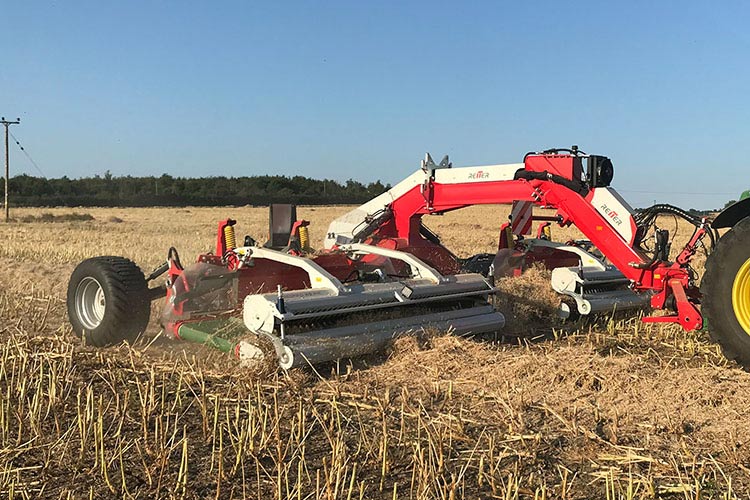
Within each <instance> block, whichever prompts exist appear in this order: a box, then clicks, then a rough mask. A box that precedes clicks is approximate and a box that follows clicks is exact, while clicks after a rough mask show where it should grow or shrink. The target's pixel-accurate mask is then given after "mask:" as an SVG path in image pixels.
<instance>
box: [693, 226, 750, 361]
mask: <svg viewBox="0 0 750 500" xmlns="http://www.w3.org/2000/svg"><path fill="white" fill-rule="evenodd" d="M748 259H750V217H746V218H744V219H742V220H741V221H740V222H738V223H737V224H735V225H734V227H733V228H732V229H731V230H730V231H729V232H727V233H726V234H724V236H722V237H721V238H720V239H719V241H718V243H717V244H716V248H715V249H714V251H713V252H712V253H711V255H709V257H708V260H707V261H706V272H705V273H704V275H703V280H702V282H701V294H702V296H703V297H702V299H701V301H702V304H703V305H702V313H703V317H704V320H705V321H706V325H707V329H708V332H709V335H711V338H712V339H713V340H714V341H715V342H717V343H718V344H719V345H720V346H721V349H722V351H723V353H724V355H725V356H726V357H727V358H729V359H731V360H735V361H737V363H739V364H740V365H742V366H743V367H744V368H745V369H749V368H750V334H748V332H746V331H745V329H744V328H742V325H740V322H739V321H738V320H737V315H736V313H735V311H734V306H733V305H732V287H733V285H734V280H735V277H736V276H737V273H738V272H739V271H740V268H741V267H742V265H743V264H745V262H747V261H748Z"/></svg>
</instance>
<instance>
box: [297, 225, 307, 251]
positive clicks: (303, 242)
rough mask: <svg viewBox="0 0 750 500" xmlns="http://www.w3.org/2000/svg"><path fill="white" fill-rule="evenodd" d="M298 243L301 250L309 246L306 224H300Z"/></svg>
mask: <svg viewBox="0 0 750 500" xmlns="http://www.w3.org/2000/svg"><path fill="white" fill-rule="evenodd" d="M299 244H300V246H301V247H302V250H307V249H308V248H310V233H309V232H308V231H307V226H300V228H299Z"/></svg>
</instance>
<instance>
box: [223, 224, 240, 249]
mask: <svg viewBox="0 0 750 500" xmlns="http://www.w3.org/2000/svg"><path fill="white" fill-rule="evenodd" d="M224 244H225V245H226V246H227V250H232V249H233V248H237V239H236V238H235V237H234V226H224Z"/></svg>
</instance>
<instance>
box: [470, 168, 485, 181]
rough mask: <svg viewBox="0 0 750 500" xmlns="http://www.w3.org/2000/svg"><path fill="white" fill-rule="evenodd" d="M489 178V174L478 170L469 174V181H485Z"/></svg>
mask: <svg viewBox="0 0 750 500" xmlns="http://www.w3.org/2000/svg"><path fill="white" fill-rule="evenodd" d="M489 176H490V173H489V172H485V171H483V170H478V171H476V172H472V173H470V174H469V179H486V178H488V177H489Z"/></svg>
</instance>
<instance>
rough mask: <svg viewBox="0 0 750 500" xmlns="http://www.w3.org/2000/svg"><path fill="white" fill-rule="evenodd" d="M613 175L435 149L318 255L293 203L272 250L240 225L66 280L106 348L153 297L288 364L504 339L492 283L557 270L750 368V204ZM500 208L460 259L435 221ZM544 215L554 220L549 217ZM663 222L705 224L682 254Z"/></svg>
mask: <svg viewBox="0 0 750 500" xmlns="http://www.w3.org/2000/svg"><path fill="white" fill-rule="evenodd" d="M613 175H614V168H613V165H612V162H611V161H610V159H609V158H607V157H605V156H597V155H589V154H585V153H583V152H582V151H580V150H578V148H577V147H575V146H574V147H572V148H571V149H552V150H546V151H543V152H539V153H528V154H527V155H526V156H525V157H524V159H523V162H522V163H515V164H506V165H489V166H481V167H461V168H454V167H453V166H452V164H451V163H450V162H449V161H448V157H445V158H444V159H443V160H442V161H441V162H439V163H435V162H434V161H433V160H432V158H431V157H430V156H429V155H427V156H426V158H425V159H424V160H423V161H422V163H421V168H419V169H418V170H417V171H416V172H414V173H413V174H412V175H410V176H409V177H407V178H406V179H404V180H403V181H402V182H400V183H398V184H397V185H395V186H394V187H393V188H391V189H390V190H389V191H387V192H385V193H383V194H381V195H379V196H377V197H375V198H374V199H372V200H370V201H369V202H367V203H365V204H364V205H362V206H360V207H358V208H356V209H354V210H352V211H350V212H349V213H347V214H345V215H344V216H342V217H340V218H338V219H336V220H334V221H333V222H332V223H331V224H330V227H329V228H328V232H327V235H326V238H325V242H324V246H325V250H323V251H320V252H316V253H313V252H311V251H310V250H309V237H308V224H309V223H308V222H307V221H304V220H297V217H296V211H295V208H294V206H291V205H274V206H272V207H271V217H270V230H269V233H270V234H269V240H268V242H267V243H265V244H263V245H260V244H258V243H257V242H256V241H255V240H254V239H253V238H252V237H251V236H246V237H245V238H244V241H243V242H242V244H238V242H237V237H236V235H235V228H234V225H235V221H234V220H231V219H226V220H223V221H221V222H220V223H219V225H218V231H217V239H216V247H215V251H214V252H211V253H206V254H202V255H199V256H198V258H197V261H196V262H195V263H194V264H192V265H189V266H187V267H185V266H183V263H182V262H181V260H180V257H179V254H178V252H177V251H176V250H175V249H174V248H171V249H169V252H168V255H167V259H166V262H165V263H164V264H163V265H162V266H161V267H159V268H158V269H156V270H155V271H154V272H152V273H151V274H149V275H148V276H144V274H143V272H142V271H141V270H140V269H139V267H138V266H137V265H136V264H135V263H133V262H131V261H130V260H128V259H125V258H123V257H96V258H92V259H88V260H85V261H83V262H82V263H81V264H80V265H79V266H78V267H77V268H76V269H75V271H74V272H73V275H72V277H71V279H70V283H69V286H68V296H67V305H68V313H69V317H70V321H71V324H72V326H73V330H74V332H75V333H76V334H77V335H78V336H80V337H83V338H84V339H85V342H87V343H88V344H91V345H94V346H108V345H113V344H117V343H119V342H121V341H123V340H131V341H132V340H133V339H135V338H136V337H137V336H138V335H139V334H141V333H142V332H143V331H144V330H145V328H146V326H147V323H148V321H149V315H150V303H151V301H152V300H155V299H157V298H160V297H164V296H166V303H165V305H164V310H163V314H162V326H163V327H164V329H165V331H166V332H168V333H169V334H171V335H172V336H174V337H175V338H177V339H183V340H188V341H194V342H198V343H201V344H207V345H211V346H213V347H216V348H218V349H220V350H222V351H225V352H227V353H230V354H231V355H233V356H235V357H237V358H239V359H240V360H241V361H243V362H252V361H256V360H259V359H262V358H268V357H269V356H271V357H273V359H274V360H275V362H277V363H278V365H279V366H281V367H282V368H284V369H288V368H292V367H295V366H300V365H305V364H316V363H321V362H326V361H331V360H336V359H339V358H351V357H355V356H359V355H363V354H365V353H370V352H374V351H377V350H379V349H381V348H383V347H384V346H385V345H386V344H387V343H389V342H390V341H391V340H392V339H393V338H394V337H396V336H399V335H406V334H410V333H415V332H419V331H421V330H423V329H425V328H434V329H438V330H442V331H451V332H453V333H455V334H458V335H468V334H471V335H479V334H484V333H489V332H498V331H500V330H502V328H503V326H504V323H505V317H504V316H503V314H502V312H501V311H497V310H495V308H494V307H493V304H492V297H493V295H494V294H495V293H497V290H496V289H495V287H494V279H495V278H497V277H501V276H512V275H517V274H519V273H520V272H522V271H523V270H524V269H525V268H527V267H529V266H531V265H544V266H546V267H547V268H548V269H550V270H551V271H552V287H553V288H554V289H555V290H556V291H557V292H558V293H559V294H560V296H561V306H560V313H561V314H562V315H563V316H570V315H573V316H576V315H590V314H596V313H603V312H611V311H613V310H625V309H631V308H640V309H644V308H645V309H649V310H652V311H654V314H653V315H651V316H645V317H644V318H643V321H646V322H652V323H676V324H679V325H680V326H681V327H683V328H684V329H686V330H695V329H700V328H702V327H703V326H704V323H705V322H709V323H710V328H709V330H710V333H711V335H712V336H713V338H714V339H715V340H716V341H717V342H718V343H719V344H721V346H722V348H723V350H724V353H725V354H726V355H727V356H728V357H729V358H732V359H736V360H737V361H738V362H739V363H741V364H742V365H744V366H750V199H745V200H742V201H740V202H738V203H736V204H734V205H732V206H730V207H728V208H727V209H726V210H725V211H723V212H722V213H721V214H719V215H718V216H717V217H716V218H715V219H714V220H713V221H708V220H707V219H705V218H697V217H695V216H693V215H692V214H690V213H688V212H685V211H683V210H681V209H679V208H677V207H674V206H671V205H655V206H653V207H650V208H647V209H642V210H637V211H636V210H633V209H632V208H631V207H630V206H629V205H628V204H627V202H626V201H625V200H624V199H623V198H622V197H621V196H620V195H619V194H618V193H617V192H616V191H615V190H614V189H613V188H612V187H610V184H611V181H612V178H613ZM500 203H513V211H512V214H511V217H510V220H509V222H507V223H505V224H503V226H502V227H501V228H500V236H499V243H498V251H497V252H496V253H493V254H477V255H475V256H473V257H471V258H468V259H460V258H458V257H456V256H455V255H454V254H453V253H451V251H450V250H448V249H447V248H445V247H444V246H443V245H442V244H441V242H440V238H439V237H438V236H437V235H436V234H434V233H433V232H431V231H430V230H429V229H428V228H427V227H426V226H425V225H424V224H423V219H424V217H425V216H428V215H430V216H433V215H441V214H444V213H446V212H450V211H453V210H458V209H461V208H464V207H468V206H472V205H479V204H500ZM534 206H537V207H546V208H549V209H553V210H554V212H552V213H554V215H552V216H550V215H546V216H539V215H535V214H534V212H533V210H532V208H533V207H534ZM548 213H550V212H548ZM661 215H670V216H674V217H679V218H682V219H684V220H685V221H687V222H688V223H690V224H692V226H694V231H693V233H692V236H691V238H690V240H689V241H688V242H687V244H686V245H685V246H684V247H683V248H681V249H678V251H677V252H676V255H675V256H674V258H672V259H671V258H670V253H672V252H671V251H670V250H671V249H670V246H671V243H672V238H671V237H670V234H669V232H668V231H667V230H666V229H663V228H660V227H658V226H657V218H658V217H659V216H661ZM535 220H536V221H539V222H541V224H540V225H539V229H538V231H537V233H536V234H535V235H532V234H531V232H532V222H533V221H535ZM553 223H554V224H558V225H560V226H570V225H575V226H576V227H577V228H578V229H579V230H580V231H581V232H582V233H583V234H584V235H585V237H586V238H587V239H586V240H578V241H569V242H566V243H557V242H553V241H551V238H550V237H549V232H548V229H549V225H550V224H553ZM722 228H724V229H727V228H728V229H729V230H728V231H727V232H726V233H725V234H724V235H723V236H722V237H719V233H718V229H722ZM532 236H534V237H532ZM701 248H703V249H705V250H707V251H710V252H711V253H710V256H709V258H708V261H707V264H706V272H705V274H704V275H703V277H702V279H701V280H700V281H701V284H700V287H699V285H698V282H699V276H697V273H696V271H695V270H694V269H693V268H692V267H691V261H692V258H693V256H694V255H695V253H696V252H697V251H698V250H700V249H701ZM162 276H165V277H166V279H163V278H161V277H162ZM159 281H161V284H157V283H159ZM656 311H659V313H656ZM704 318H705V319H704Z"/></svg>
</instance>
